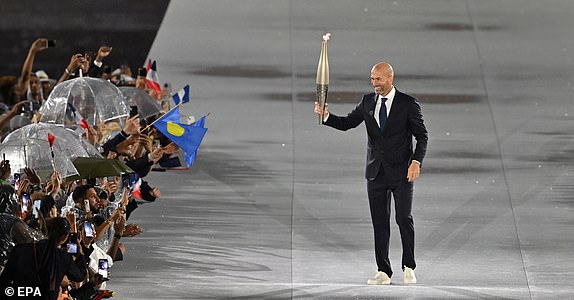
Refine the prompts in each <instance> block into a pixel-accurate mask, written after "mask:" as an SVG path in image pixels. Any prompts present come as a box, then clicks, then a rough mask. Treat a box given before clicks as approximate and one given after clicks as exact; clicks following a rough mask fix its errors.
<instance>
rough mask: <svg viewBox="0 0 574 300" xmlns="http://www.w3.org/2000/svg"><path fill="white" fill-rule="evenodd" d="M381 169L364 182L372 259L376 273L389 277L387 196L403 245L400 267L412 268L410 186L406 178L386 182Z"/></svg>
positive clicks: (413, 238) (413, 250)
mask: <svg viewBox="0 0 574 300" xmlns="http://www.w3.org/2000/svg"><path fill="white" fill-rule="evenodd" d="M383 177H384V176H383V170H380V171H379V174H378V175H377V177H376V178H375V180H372V181H371V180H368V181H367V193H368V196H369V206H370V209H371V220H372V222H373V229H374V233H375V258H376V260H377V267H378V271H381V272H385V273H386V274H387V275H389V277H391V275H392V274H393V271H392V269H391V262H390V260H389V238H390V234H391V233H390V226H391V224H390V217H391V195H392V196H393V198H394V199H395V220H396V222H397V224H398V225H399V231H400V233H401V241H402V246H403V258H402V266H407V267H409V268H411V269H413V270H414V269H415V267H416V264H415V229H414V222H413V217H412V215H411V209H412V203H413V183H412V182H408V181H407V180H406V178H405V179H404V180H403V181H400V182H387V181H386V180H384V178H383Z"/></svg>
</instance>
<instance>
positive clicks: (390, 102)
mask: <svg viewBox="0 0 574 300" xmlns="http://www.w3.org/2000/svg"><path fill="white" fill-rule="evenodd" d="M396 91H397V90H396V89H395V87H394V86H393V88H392V89H391V91H390V92H389V93H388V94H386V95H384V96H381V95H378V96H377V104H376V105H375V115H374V117H375V120H376V121H377V124H379V127H381V122H379V112H380V111H381V106H382V105H383V104H382V101H381V98H387V101H386V102H385V105H386V106H387V117H389V112H390V111H391V105H393V99H394V98H395V92H396Z"/></svg>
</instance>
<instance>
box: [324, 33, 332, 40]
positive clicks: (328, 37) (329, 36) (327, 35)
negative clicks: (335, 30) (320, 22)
mask: <svg viewBox="0 0 574 300" xmlns="http://www.w3.org/2000/svg"><path fill="white" fill-rule="evenodd" d="M329 39H331V33H330V32H327V33H326V34H324V35H323V41H328V40H329Z"/></svg>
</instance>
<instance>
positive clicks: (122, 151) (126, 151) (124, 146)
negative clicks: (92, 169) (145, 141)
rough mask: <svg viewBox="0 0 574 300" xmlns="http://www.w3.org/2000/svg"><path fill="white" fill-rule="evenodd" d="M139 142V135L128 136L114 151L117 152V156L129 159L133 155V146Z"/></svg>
mask: <svg viewBox="0 0 574 300" xmlns="http://www.w3.org/2000/svg"><path fill="white" fill-rule="evenodd" d="M138 141H139V134H133V135H130V136H129V137H128V138H127V139H126V140H125V141H122V142H121V143H119V144H117V145H116V150H117V151H118V154H119V155H125V156H129V157H131V156H132V155H134V151H132V149H133V147H134V146H137V143H138Z"/></svg>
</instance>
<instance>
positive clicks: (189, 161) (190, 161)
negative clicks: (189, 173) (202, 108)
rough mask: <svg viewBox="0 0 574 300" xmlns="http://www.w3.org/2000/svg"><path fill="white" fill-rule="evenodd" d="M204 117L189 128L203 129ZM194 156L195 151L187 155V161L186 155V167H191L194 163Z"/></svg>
mask: <svg viewBox="0 0 574 300" xmlns="http://www.w3.org/2000/svg"><path fill="white" fill-rule="evenodd" d="M205 117H206V116H203V117H201V119H199V120H197V121H196V122H195V123H193V124H191V126H192V127H199V128H205ZM196 155H197V150H196V151H195V152H193V154H191V155H189V160H188V159H187V157H188V155H186V158H185V161H186V163H187V164H188V166H193V163H194V162H195V157H196Z"/></svg>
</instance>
